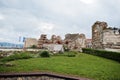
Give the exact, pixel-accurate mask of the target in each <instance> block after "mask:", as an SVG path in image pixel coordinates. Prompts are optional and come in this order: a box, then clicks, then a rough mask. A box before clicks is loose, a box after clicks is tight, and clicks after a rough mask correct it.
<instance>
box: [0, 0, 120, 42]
mask: <svg viewBox="0 0 120 80" xmlns="http://www.w3.org/2000/svg"><path fill="white" fill-rule="evenodd" d="M96 21H105V22H107V23H108V25H109V26H113V27H114V26H116V27H120V0H0V42H13V43H19V42H18V40H19V36H24V37H33V38H37V39H38V38H39V37H40V35H41V34H48V36H51V35H52V34H56V35H60V36H62V38H64V37H63V36H64V35H65V34H67V33H84V34H85V35H86V37H87V38H91V26H92V25H93V24H94V22H96Z"/></svg>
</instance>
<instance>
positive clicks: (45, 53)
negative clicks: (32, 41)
mask: <svg viewBox="0 0 120 80" xmlns="http://www.w3.org/2000/svg"><path fill="white" fill-rule="evenodd" d="M40 57H50V54H49V52H48V51H42V52H41V53H40Z"/></svg>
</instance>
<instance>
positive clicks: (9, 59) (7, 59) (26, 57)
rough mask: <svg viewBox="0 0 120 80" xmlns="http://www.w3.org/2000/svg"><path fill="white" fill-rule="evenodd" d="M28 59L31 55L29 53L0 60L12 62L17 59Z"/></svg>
mask: <svg viewBox="0 0 120 80" xmlns="http://www.w3.org/2000/svg"><path fill="white" fill-rule="evenodd" d="M28 58H32V55H31V54H29V53H25V52H22V53H15V54H13V55H10V56H7V57H4V58H2V59H1V61H5V62H6V61H13V60H18V59H28Z"/></svg>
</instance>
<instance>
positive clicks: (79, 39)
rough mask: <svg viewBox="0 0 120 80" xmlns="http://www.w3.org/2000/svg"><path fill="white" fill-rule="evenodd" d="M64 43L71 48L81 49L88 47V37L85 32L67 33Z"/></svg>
mask: <svg viewBox="0 0 120 80" xmlns="http://www.w3.org/2000/svg"><path fill="white" fill-rule="evenodd" d="M64 45H65V46H66V47H67V48H68V49H70V50H77V51H81V49H82V48H85V47H86V37H85V35H84V34H66V35H65V40H64Z"/></svg>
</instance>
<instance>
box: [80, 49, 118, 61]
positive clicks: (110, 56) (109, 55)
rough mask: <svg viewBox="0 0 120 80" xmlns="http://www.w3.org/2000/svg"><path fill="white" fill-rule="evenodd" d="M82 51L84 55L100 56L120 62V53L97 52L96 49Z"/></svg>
mask: <svg viewBox="0 0 120 80" xmlns="http://www.w3.org/2000/svg"><path fill="white" fill-rule="evenodd" d="M82 51H83V53H87V54H92V55H95V56H100V57H104V58H107V59H112V60H115V61H118V62H120V53H119V52H112V51H105V50H95V49H88V48H83V49H82Z"/></svg>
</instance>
